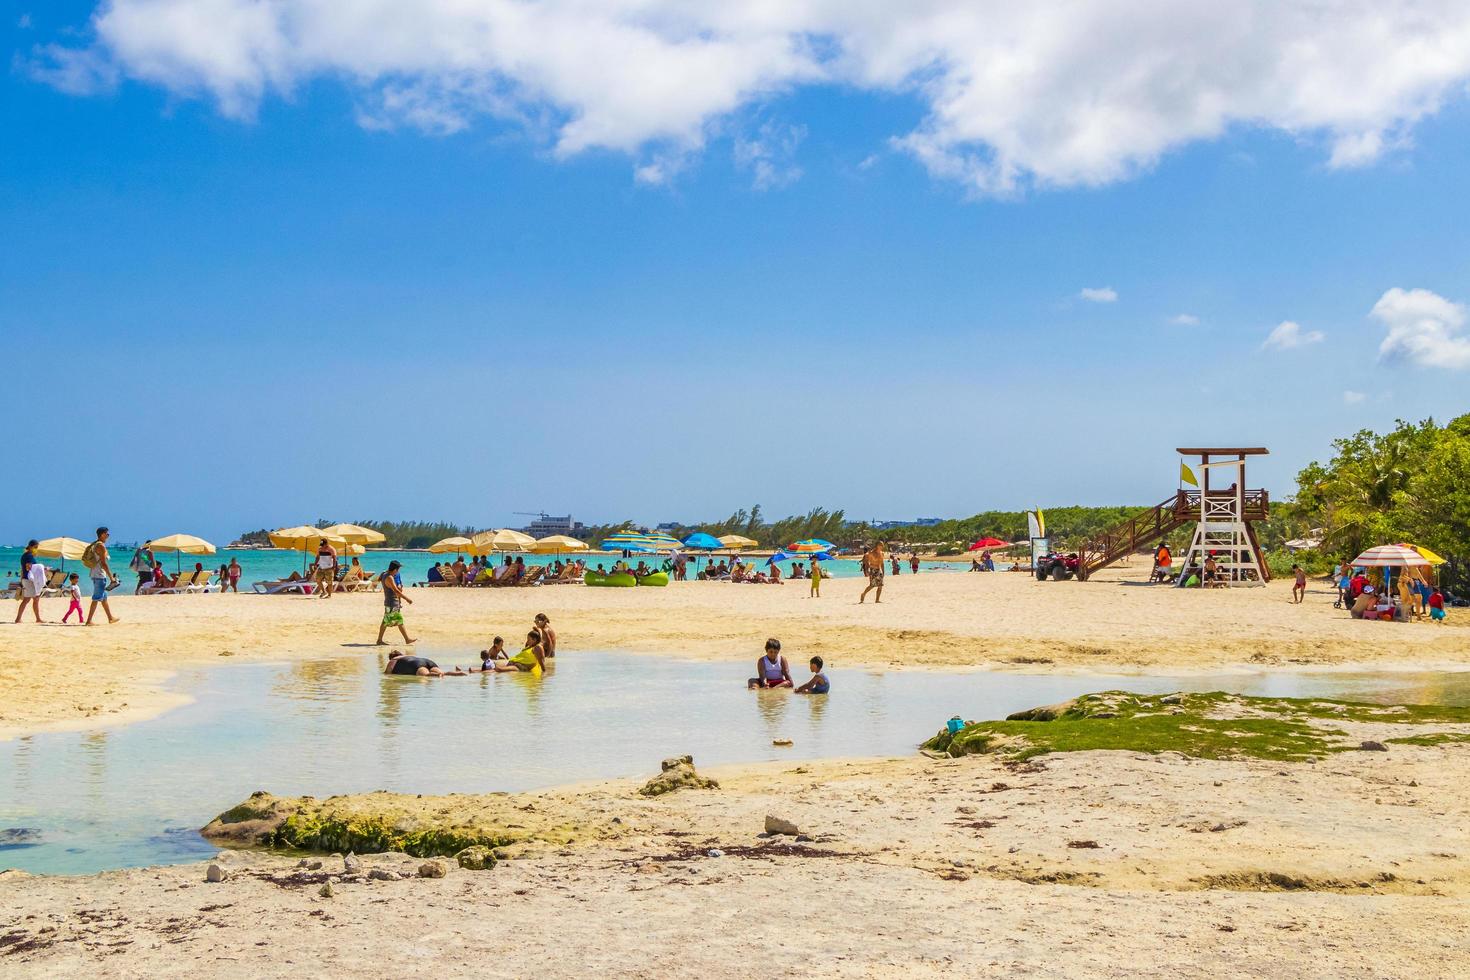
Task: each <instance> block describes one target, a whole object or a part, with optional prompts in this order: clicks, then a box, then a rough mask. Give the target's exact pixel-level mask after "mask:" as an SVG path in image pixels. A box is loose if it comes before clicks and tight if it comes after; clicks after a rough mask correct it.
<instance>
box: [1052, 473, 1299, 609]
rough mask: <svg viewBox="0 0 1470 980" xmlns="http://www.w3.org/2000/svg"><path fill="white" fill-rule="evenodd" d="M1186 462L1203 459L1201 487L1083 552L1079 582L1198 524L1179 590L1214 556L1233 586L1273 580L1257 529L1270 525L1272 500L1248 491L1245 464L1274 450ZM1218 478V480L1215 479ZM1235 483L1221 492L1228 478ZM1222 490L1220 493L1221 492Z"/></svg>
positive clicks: (1178, 493) (1177, 493)
mask: <svg viewBox="0 0 1470 980" xmlns="http://www.w3.org/2000/svg"><path fill="white" fill-rule="evenodd" d="M1175 451H1176V452H1178V453H1179V455H1181V456H1198V457H1199V463H1197V464H1196V466H1197V467H1198V469H1199V473H1200V476H1199V480H1200V485H1199V488H1198V489H1196V490H1185V489H1183V488H1182V487H1181V488H1180V489H1179V490H1176V491H1175V492H1174V496H1172V497H1170V498H1169V499H1168V500H1165V501H1164V502H1163V503H1161V504H1158V505H1156V506H1154V507H1151V508H1149V509H1148V510H1146V511H1144V512H1143V513H1141V514H1139V515H1137V516H1136V517H1131V518H1129V519H1128V520H1126V521H1124V522H1123V523H1122V524H1119V525H1118V526H1116V527H1113V528H1109V529H1108V530H1107V531H1105V532H1103V533H1102V534H1099V535H1097V536H1096V537H1094V538H1092V540H1090V541H1088V542H1087V543H1086V544H1084V545H1083V546H1082V548H1081V549H1080V550H1079V552H1078V558H1079V559H1080V560H1079V563H1078V570H1077V577H1078V578H1080V579H1085V578H1087V577H1088V576H1089V575H1091V574H1092V573H1093V572H1095V571H1097V570H1098V569H1100V568H1106V567H1107V566H1108V565H1111V564H1112V563H1113V562H1115V561H1118V560H1120V559H1122V558H1125V557H1127V556H1128V555H1131V554H1134V553H1136V552H1138V551H1141V550H1143V549H1145V548H1148V547H1151V546H1152V545H1155V544H1158V542H1160V541H1162V540H1163V539H1164V537H1165V536H1166V535H1168V534H1170V533H1171V532H1173V531H1176V530H1178V529H1179V528H1181V527H1184V526H1185V525H1186V524H1189V523H1191V522H1193V523H1194V525H1195V529H1194V537H1193V538H1192V539H1191V541H1190V543H1189V548H1188V549H1186V550H1185V552H1184V554H1183V555H1182V556H1178V558H1176V562H1178V560H1179V558H1182V563H1178V564H1176V567H1177V568H1179V569H1180V574H1179V577H1178V579H1176V584H1180V585H1182V584H1183V583H1184V581H1185V579H1187V578H1188V577H1189V576H1188V574H1187V573H1188V570H1189V568H1190V567H1191V566H1192V565H1193V566H1196V567H1203V566H1204V560H1205V558H1206V556H1208V555H1213V556H1214V558H1215V563H1216V564H1217V565H1219V566H1220V570H1221V572H1222V573H1223V574H1224V578H1225V581H1226V582H1227V583H1229V584H1251V585H1261V584H1264V583H1266V582H1269V581H1270V580H1271V570H1270V569H1269V568H1267V567H1266V562H1265V560H1264V559H1263V558H1262V556H1261V546H1260V543H1259V542H1258V540H1257V538H1256V532H1255V530H1254V529H1253V528H1252V527H1251V525H1252V524H1253V523H1255V522H1256V521H1264V520H1267V519H1269V516H1270V509H1271V496H1270V494H1269V493H1267V492H1266V491H1265V490H1247V489H1245V463H1246V458H1247V457H1250V456H1265V455H1268V453H1269V450H1267V449H1264V448H1261V447H1251V448H1244V449H1242V448H1239V447H1234V448H1221V447H1216V448H1203V449H1201V448H1184V449H1178V450H1175ZM1212 475H1213V476H1214V477H1215V478H1214V479H1213V480H1212V479H1211V476H1212ZM1226 475H1228V476H1229V477H1230V478H1231V479H1232V482H1231V483H1230V485H1229V486H1228V487H1225V488H1219V485H1220V483H1221V482H1222V479H1221V478H1222V477H1224V476H1226ZM1217 488H1218V489H1217Z"/></svg>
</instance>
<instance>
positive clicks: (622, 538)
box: [602, 528, 654, 551]
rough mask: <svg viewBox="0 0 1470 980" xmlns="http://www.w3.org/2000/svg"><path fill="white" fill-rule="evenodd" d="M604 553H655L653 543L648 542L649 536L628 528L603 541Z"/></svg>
mask: <svg viewBox="0 0 1470 980" xmlns="http://www.w3.org/2000/svg"><path fill="white" fill-rule="evenodd" d="M602 550H603V551H653V550H654V548H653V543H652V542H650V541H649V540H648V535H646V534H643V533H642V532H640V531H634V530H633V529H632V528H627V529H625V530H622V531H617V532H614V533H613V534H609V535H608V536H607V537H605V538H603V539H602Z"/></svg>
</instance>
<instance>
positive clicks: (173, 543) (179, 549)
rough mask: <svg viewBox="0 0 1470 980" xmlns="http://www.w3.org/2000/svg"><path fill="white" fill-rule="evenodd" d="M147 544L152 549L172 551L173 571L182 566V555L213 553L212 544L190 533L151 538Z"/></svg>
mask: <svg viewBox="0 0 1470 980" xmlns="http://www.w3.org/2000/svg"><path fill="white" fill-rule="evenodd" d="M148 544H149V545H150V546H151V547H152V548H153V550H154V551H172V552H174V571H178V570H179V569H180V568H182V567H183V564H184V559H183V557H182V556H183V555H212V554H214V545H212V544H210V543H209V542H208V541H205V540H204V539H203V538H198V537H195V536H194V535H192V534H168V535H165V536H163V537H161V538H151V539H150V540H149V542H148Z"/></svg>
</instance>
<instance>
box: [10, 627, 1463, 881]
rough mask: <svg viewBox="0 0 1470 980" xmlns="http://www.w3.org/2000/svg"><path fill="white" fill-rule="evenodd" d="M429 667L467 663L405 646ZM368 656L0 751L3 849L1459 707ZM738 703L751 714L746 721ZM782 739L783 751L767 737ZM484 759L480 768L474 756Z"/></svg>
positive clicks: (185, 837)
mask: <svg viewBox="0 0 1470 980" xmlns="http://www.w3.org/2000/svg"><path fill="white" fill-rule="evenodd" d="M422 655H424V656H430V657H432V658H433V659H435V660H437V661H439V662H440V663H441V664H453V663H459V664H466V663H474V662H477V659H478V658H477V657H476V656H475V653H474V651H466V650H425V651H424V652H423V654H422ZM383 663H384V661H383V659H382V657H381V656H380V655H378V653H377V652H376V651H374V653H373V654H372V655H367V656H355V657H354V656H348V657H333V658H330V659H327V660H322V661H317V662H311V663H292V664H274V665H272V664H243V665H231V666H228V667H224V668H220V669H210V670H198V671H185V672H182V673H181V674H180V675H179V677H178V679H177V686H178V687H179V688H180V689H181V690H184V691H186V692H187V693H190V694H192V695H194V696H195V697H196V699H197V700H196V701H195V703H194V704H192V705H189V706H188V707H185V708H181V709H179V710H177V711H174V712H171V713H169V714H167V715H164V716H163V717H162V718H159V719H157V720H155V721H151V722H145V723H141V724H137V725H130V726H124V727H121V728H116V729H106V730H98V731H94V732H89V733H85V734H82V733H70V734H66V733H58V734H53V735H40V736H30V737H26V738H21V739H17V740H16V741H13V742H8V743H0V826H39V827H42V828H43V829H44V834H45V840H44V841H43V842H42V843H41V844H40V845H38V846H35V847H30V848H26V849H24V850H23V851H17V852H14V853H10V854H7V856H6V858H5V862H6V863H14V864H15V865H16V866H19V867H24V868H26V869H27V870H33V871H53V872H69V873H87V872H92V871H97V870H101V869H103V868H108V867H119V866H124V865H129V864H148V863H155V862H161V861H172V860H187V859H190V858H192V857H193V856H196V855H197V854H198V853H201V849H203V847H204V845H203V843H202V842H201V841H199V840H198V839H197V838H196V837H191V835H190V834H189V833H187V832H184V833H165V830H166V829H168V828H190V827H198V826H201V825H202V824H204V823H205V822H207V821H208V820H209V819H210V818H211V817H212V816H214V815H215V814H216V813H217V812H219V811H220V810H222V809H224V808H225V807H227V806H229V805H232V804H233V803H236V802H238V801H239V800H242V799H244V798H245V797H246V796H248V795H249V794H250V793H251V792H253V791H255V790H257V789H268V790H270V791H272V792H275V793H280V794H283V795H296V794H311V795H315V796H328V795H331V794H334V793H353V792H366V791H371V790H375V789H387V790H392V791H398V792H409V793H425V794H430V793H448V792H466V793H475V792H492V791H500V790H507V791H514V790H519V789H526V788H531V787H536V786H549V785H555V784H558V783H568V782H576V781H580V780H584V779H598V778H612V777H620V776H643V775H646V774H648V773H650V772H652V771H655V770H656V769H657V766H658V761H659V760H660V759H662V758H666V757H668V756H671V755H682V754H685V753H689V754H693V755H694V756H695V758H696V760H697V762H698V763H699V764H700V765H701V766H713V765H720V764H725V763H732V762H754V761H763V760H775V759H780V760H788V759H789V760H797V759H812V758H818V757H833V756H863V755H895V754H903V753H908V752H912V751H913V750H914V747H915V745H916V744H917V743H918V742H919V741H920V740H922V739H923V738H925V737H927V736H928V735H930V734H932V733H933V732H935V731H937V730H938V729H939V728H940V727H941V726H942V725H943V724H944V721H945V719H947V718H949V717H950V716H951V715H954V714H961V715H963V716H964V717H967V718H998V717H1004V716H1005V715H1006V714H1008V713H1010V712H1012V711H1015V710H1018V709H1020V708H1026V707H1030V706H1032V705H1037V704H1051V703H1055V702H1057V701H1061V700H1063V699H1065V698H1068V697H1072V696H1074V695H1076V694H1080V693H1083V692H1086V691H1095V690H1102V689H1108V688H1126V689H1130V690H1134V691H1139V692H1142V693H1158V692H1163V691H1171V690H1181V689H1183V690H1222V689H1223V690H1234V691H1238V692H1240V693H1244V694H1272V695H1282V696H1322V697H1346V698H1350V699H1356V700H1377V701H1386V702H1402V701H1407V702H1426V703H1433V702H1439V703H1457V704H1466V703H1470V674H1438V675H1347V674H1336V675H1308V674H1280V673H1278V674H1254V675H1231V676H1228V677H1191V678H1184V679H1181V678H1169V677H1099V676H1091V677H1089V676H1080V677H1079V676H1050V675H1015V674H988V675H987V674H979V673H976V674H942V673H930V672H917V671H915V672H895V673H887V674H885V673H871V674H870V673H865V672H861V671H845V670H831V671H829V674H830V676H831V678H832V693H831V694H828V695H815V696H802V695H796V694H793V693H792V692H790V691H785V690H781V691H756V692H752V691H749V690H747V689H746V687H745V678H746V677H747V676H749V665H743V666H742V665H740V664H737V663H688V662H682V661H677V660H673V659H670V658H667V657H640V656H636V655H621V654H594V653H578V654H576V655H575V656H574V657H571V658H566V659H563V661H562V662H560V663H559V664H557V666H556V667H554V668H553V669H552V670H551V671H550V672H549V673H548V674H547V676H545V677H541V676H537V675H531V674H498V675H481V674H475V675H471V676H469V677H449V678H443V679H437V680H423V679H416V678H401V677H400V678H393V677H385V676H384V675H383V674H382V669H383ZM752 702H753V705H754V706H753V707H752ZM776 738H789V739H791V740H792V741H793V742H794V744H793V745H791V746H790V747H773V746H772V744H771V743H772V740H774V739H776ZM503 747H510V748H512V749H513V751H510V752H501V751H495V752H494V763H493V764H486V758H487V749H488V750H490V751H493V750H494V749H496V748H503Z"/></svg>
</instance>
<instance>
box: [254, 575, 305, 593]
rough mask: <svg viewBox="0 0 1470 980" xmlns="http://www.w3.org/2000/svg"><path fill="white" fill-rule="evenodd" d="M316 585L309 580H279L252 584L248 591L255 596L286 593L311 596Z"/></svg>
mask: <svg viewBox="0 0 1470 980" xmlns="http://www.w3.org/2000/svg"><path fill="white" fill-rule="evenodd" d="M315 585H316V583H314V582H312V581H311V580H310V579H304V578H297V579H279V580H277V581H274V582H254V583H252V584H251V586H250V591H252V592H254V593H256V594H257V595H284V594H285V593H288V592H299V593H301V594H302V595H311V591H312V589H313V588H314V587H315Z"/></svg>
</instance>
